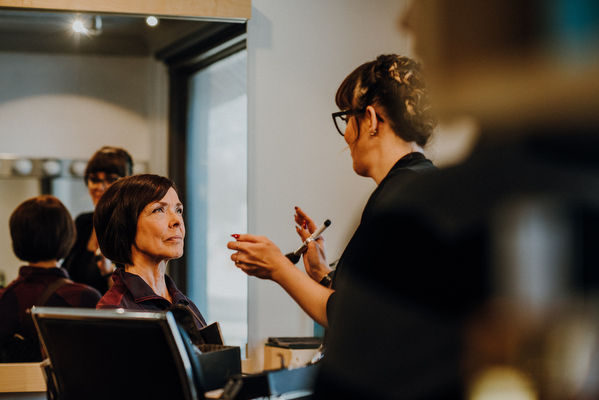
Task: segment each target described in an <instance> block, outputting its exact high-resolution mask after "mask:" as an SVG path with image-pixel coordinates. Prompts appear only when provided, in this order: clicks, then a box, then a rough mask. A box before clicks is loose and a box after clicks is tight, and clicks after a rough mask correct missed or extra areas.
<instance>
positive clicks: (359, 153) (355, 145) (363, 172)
mask: <svg viewBox="0 0 599 400" xmlns="http://www.w3.org/2000/svg"><path fill="white" fill-rule="evenodd" d="M361 121H362V122H363V121H364V120H363V119H362V120H361ZM360 123H361V122H360V120H359V119H358V118H356V116H352V117H350V118H349V120H348V121H347V127H346V128H345V135H344V136H343V137H344V138H345V142H346V143H347V144H348V145H349V151H350V153H351V158H352V161H353V168H354V171H355V172H356V174H358V175H360V176H365V177H369V175H368V163H367V160H368V159H367V154H368V151H367V150H368V149H367V147H366V146H367V145H368V140H367V139H368V128H367V127H366V126H365V124H362V126H361V127H360V134H359V135H358V124H360Z"/></svg>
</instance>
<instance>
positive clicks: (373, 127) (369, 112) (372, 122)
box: [366, 106, 379, 136]
mask: <svg viewBox="0 0 599 400" xmlns="http://www.w3.org/2000/svg"><path fill="white" fill-rule="evenodd" d="M366 120H367V121H368V124H369V126H368V133H369V134H370V136H374V135H376V134H377V132H378V122H379V120H378V119H377V118H376V110H375V109H374V107H373V106H368V107H366Z"/></svg>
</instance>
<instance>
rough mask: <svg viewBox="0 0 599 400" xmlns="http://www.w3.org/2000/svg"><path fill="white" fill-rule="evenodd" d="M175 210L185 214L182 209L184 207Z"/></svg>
mask: <svg viewBox="0 0 599 400" xmlns="http://www.w3.org/2000/svg"><path fill="white" fill-rule="evenodd" d="M175 212H176V213H177V214H183V209H182V208H177V209H176V210H175Z"/></svg>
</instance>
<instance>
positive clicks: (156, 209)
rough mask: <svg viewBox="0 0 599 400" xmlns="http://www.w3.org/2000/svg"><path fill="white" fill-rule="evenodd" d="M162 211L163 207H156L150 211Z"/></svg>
mask: <svg viewBox="0 0 599 400" xmlns="http://www.w3.org/2000/svg"><path fill="white" fill-rule="evenodd" d="M163 211H164V207H157V208H155V209H154V211H152V212H153V213H157V212H163Z"/></svg>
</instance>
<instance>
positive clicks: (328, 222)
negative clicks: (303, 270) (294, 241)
mask: <svg viewBox="0 0 599 400" xmlns="http://www.w3.org/2000/svg"><path fill="white" fill-rule="evenodd" d="M329 225H331V220H330V219H327V220H326V221H324V223H323V224H322V225H320V227H318V229H317V230H315V231H314V233H313V234H312V235H310V237H309V238H308V239H306V240H305V241H304V243H302V245H301V246H300V247H299V249H297V250H296V251H294V252H293V253H289V254H285V257H287V258H288V259H289V260H290V261H291V262H292V263H294V264H297V262H298V261H299V260H300V257H301V256H302V254H303V253H304V251H306V249H307V248H308V243H310V242H312V241H314V240H316V239H318V237H319V236H320V235H321V234H322V232H324V230H325V229H327V228H328V226H329Z"/></svg>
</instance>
